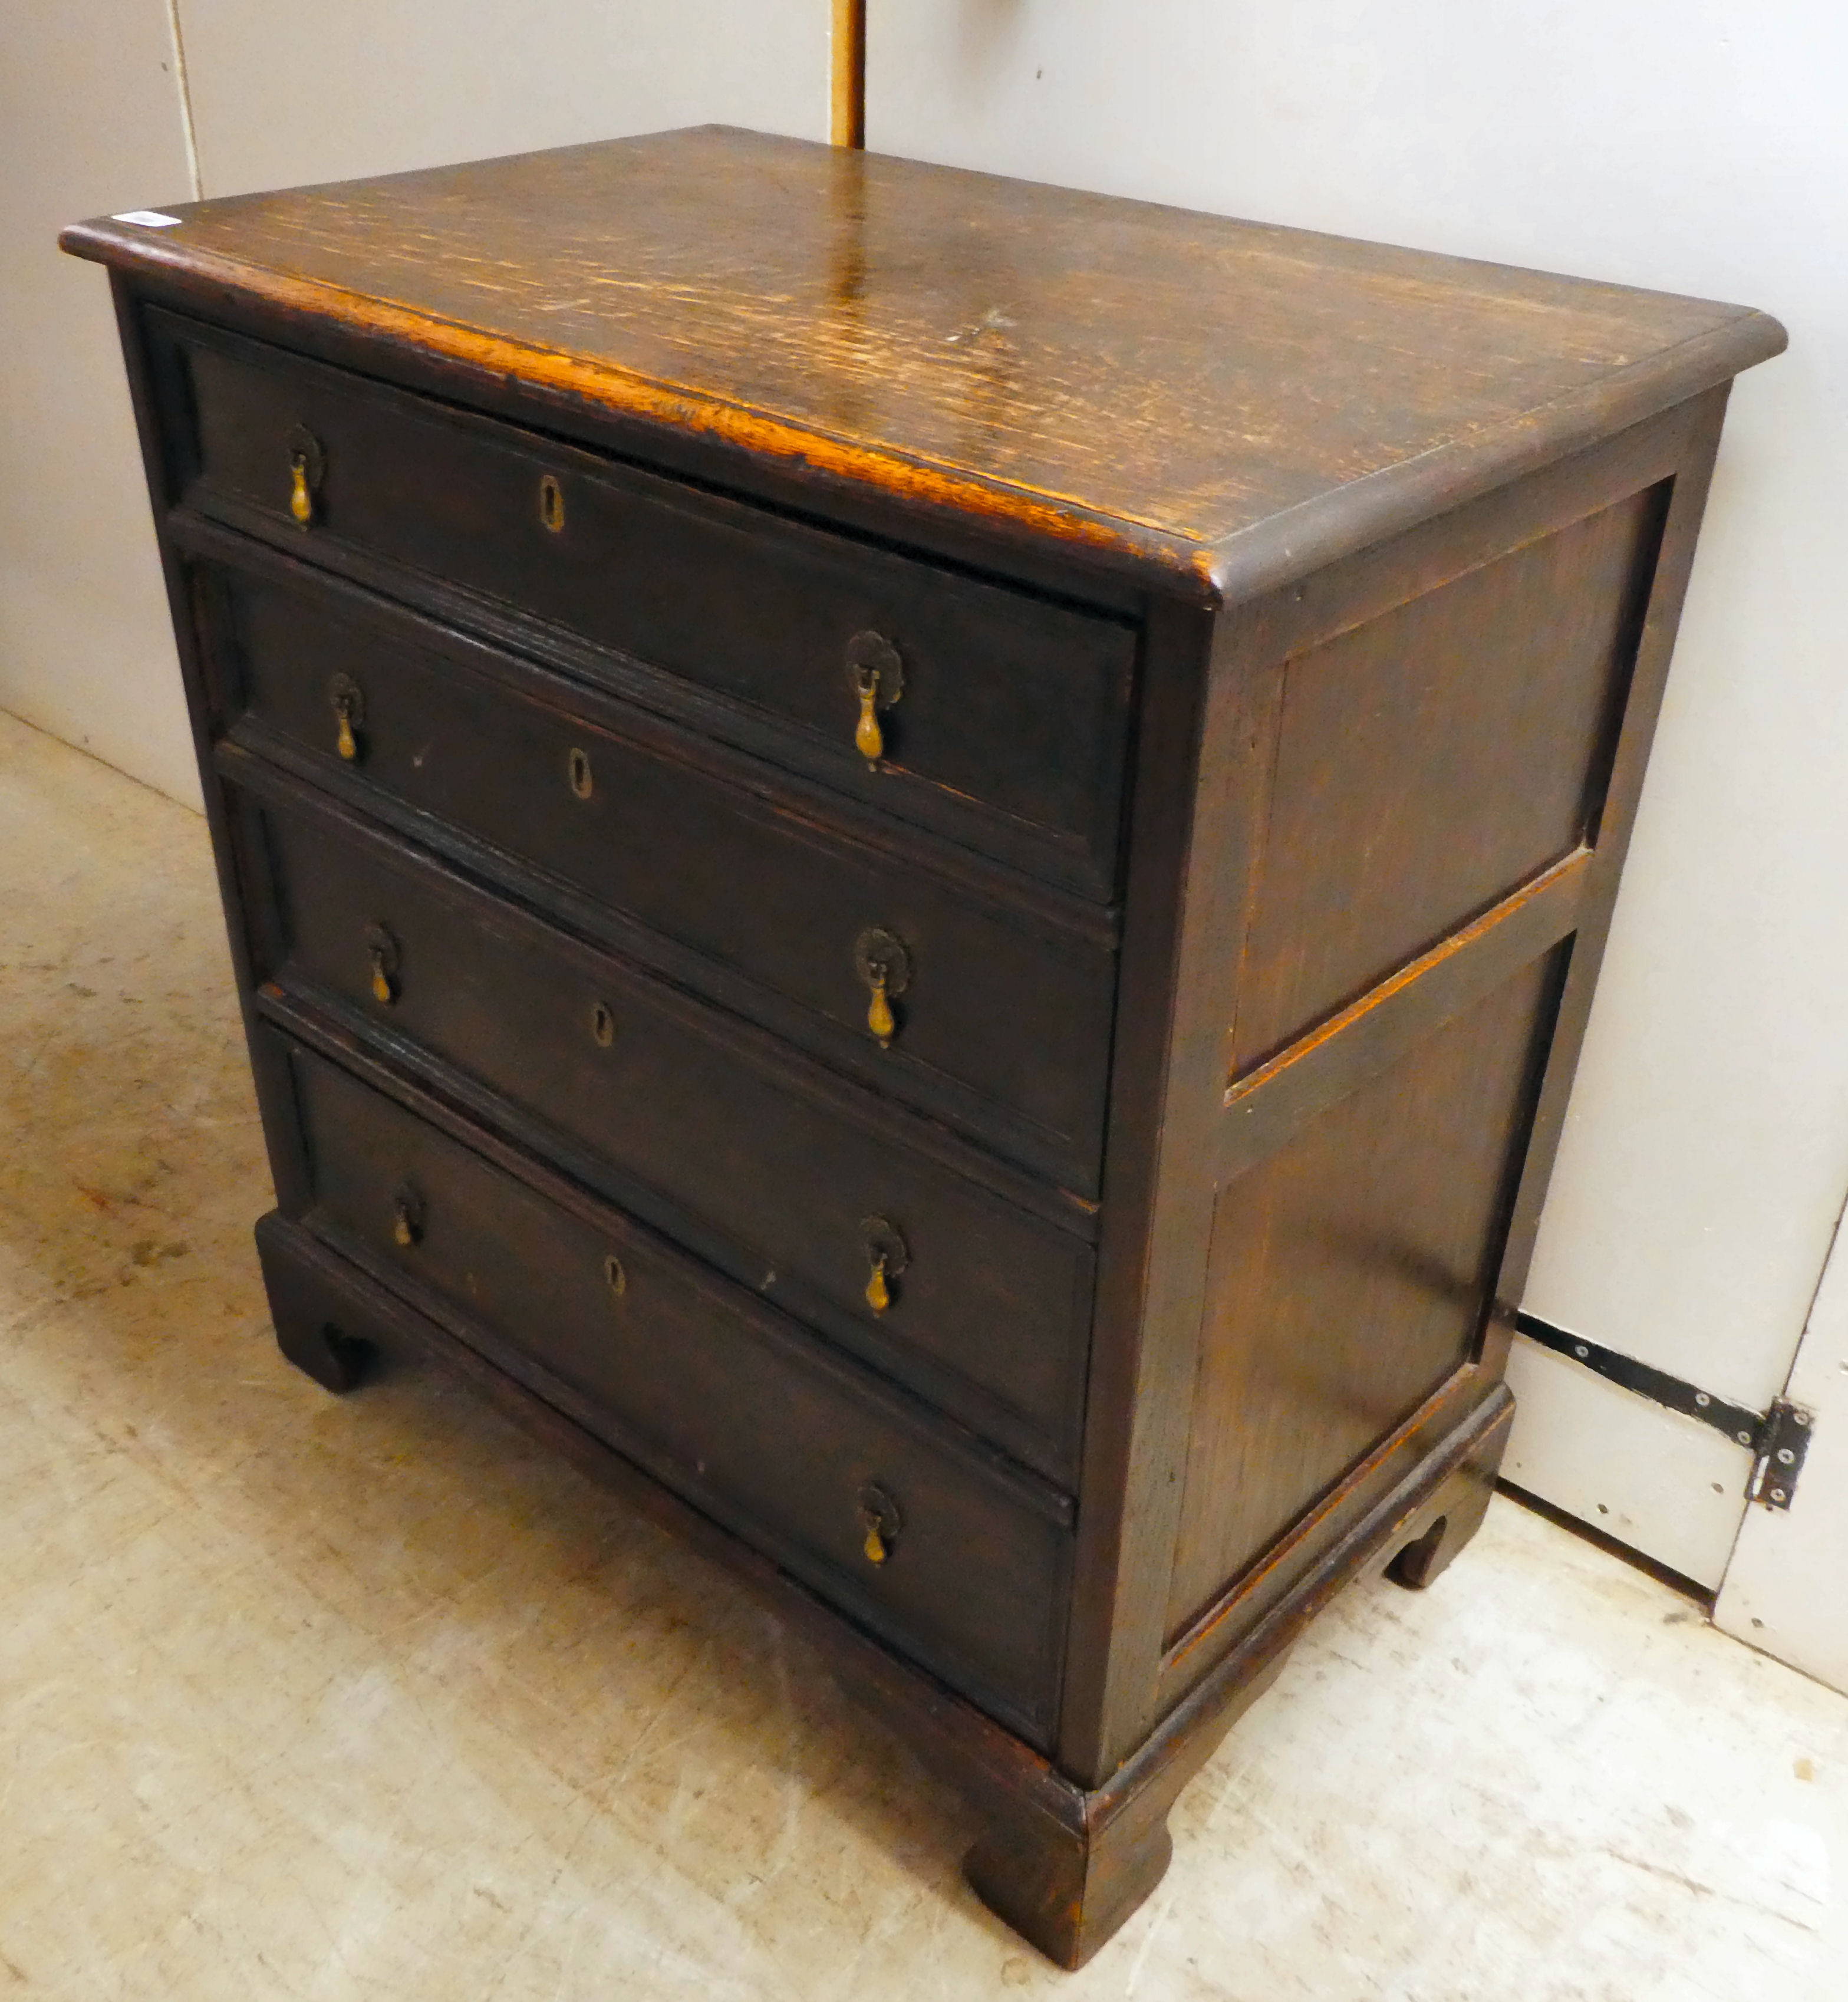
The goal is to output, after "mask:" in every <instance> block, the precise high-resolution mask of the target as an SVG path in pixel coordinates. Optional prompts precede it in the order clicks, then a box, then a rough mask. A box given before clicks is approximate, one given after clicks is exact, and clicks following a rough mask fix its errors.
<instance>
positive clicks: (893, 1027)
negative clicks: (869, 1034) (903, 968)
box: [866, 966, 898, 1050]
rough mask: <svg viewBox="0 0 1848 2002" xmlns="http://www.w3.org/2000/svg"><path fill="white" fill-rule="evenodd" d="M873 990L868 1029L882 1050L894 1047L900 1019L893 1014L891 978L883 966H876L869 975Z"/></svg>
mask: <svg viewBox="0 0 1848 2002" xmlns="http://www.w3.org/2000/svg"><path fill="white" fill-rule="evenodd" d="M868 981H869V984H870V985H871V987H872V989H873V999H872V1003H871V1005H870V1006H869V1007H868V1009H867V1010H866V1027H868V1028H869V1029H870V1030H871V1031H873V1035H874V1037H875V1038H877V1041H878V1044H879V1047H880V1048H881V1049H882V1050H888V1049H890V1048H891V1046H892V1038H893V1037H894V1036H895V1035H896V1034H898V1018H897V1017H895V1016H894V1014H893V1013H892V1004H891V1001H890V1000H889V999H887V990H888V989H889V987H890V985H891V975H890V974H888V973H887V971H886V969H885V968H884V967H883V966H875V967H874V968H873V971H872V972H871V973H870V975H868Z"/></svg>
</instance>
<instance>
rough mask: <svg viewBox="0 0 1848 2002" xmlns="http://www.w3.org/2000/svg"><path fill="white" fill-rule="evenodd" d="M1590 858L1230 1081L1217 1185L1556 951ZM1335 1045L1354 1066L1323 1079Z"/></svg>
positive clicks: (1520, 891) (1449, 937)
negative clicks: (1322, 1061) (1324, 1061)
mask: <svg viewBox="0 0 1848 2002" xmlns="http://www.w3.org/2000/svg"><path fill="white" fill-rule="evenodd" d="M1594 861H1595V851H1594V850H1593V849H1589V848H1587V847H1585V846H1582V845H1581V846H1579V847H1577V848H1575V849H1573V850H1572V851H1571V853H1569V854H1567V855H1565V856H1562V857H1561V858H1560V860H1558V861H1557V862H1555V863H1551V864H1550V865H1549V866H1548V867H1546V868H1545V869H1543V870H1540V871H1539V873H1538V874H1536V875H1534V876H1532V877H1529V878H1528V879H1527V881H1525V882H1524V883H1522V884H1519V885H1518V886H1517V887H1516V888H1515V889H1514V890H1513V891H1510V892H1509V893H1508V895H1505V896H1503V897H1501V898H1499V899H1498V901H1497V902H1494V904H1492V905H1490V907H1489V908H1488V909H1487V910H1486V911H1484V912H1482V913H1480V916H1477V917H1475V918H1473V919H1471V920H1470V922H1469V923H1466V924H1465V925H1463V926H1460V927H1459V928H1458V929H1456V930H1455V931H1452V932H1450V933H1446V934H1445V936H1444V937H1443V938H1442V939H1440V940H1438V943H1436V944H1435V945H1434V946H1432V947H1430V948H1429V949H1428V950H1426V951H1424V952H1422V953H1421V954H1419V955H1418V956H1417V958H1415V959H1410V960H1407V961H1406V962H1405V963H1404V964H1403V965H1402V966H1400V967H1399V968H1396V970H1395V971H1393V972H1391V973H1389V974H1388V975H1386V978H1384V979H1383V980H1381V981H1379V982H1376V984H1375V985H1373V986H1372V987H1370V988H1369V989H1367V990H1366V991H1365V992H1364V993H1362V995H1360V996H1358V998H1357V999H1355V1000H1353V1001H1351V1002H1350V1003H1348V1005H1347V1006H1345V1007H1344V1008H1341V1009H1339V1010H1337V1011H1336V1013H1334V1014H1332V1015H1330V1016H1327V1017H1324V1018H1323V1020H1321V1021H1320V1022H1319V1023H1316V1024H1313V1026H1312V1027H1309V1028H1308V1029H1306V1030H1305V1031H1303V1032H1302V1034H1299V1035H1298V1036H1295V1037H1294V1038H1292V1040H1291V1041H1289V1042H1288V1043H1286V1044H1285V1045H1284V1047H1283V1048H1281V1050H1279V1051H1278V1052H1277V1053H1276V1054H1275V1055H1273V1056H1271V1057H1269V1058H1267V1059H1266V1060H1265V1061H1264V1062H1262V1063H1260V1064H1259V1065H1257V1066H1255V1067H1254V1069H1250V1070H1248V1071H1246V1072H1243V1073H1241V1074H1240V1076H1236V1077H1235V1078H1234V1079H1233V1081H1232V1082H1231V1083H1229V1085H1228V1086H1226V1092H1225V1097H1224V1098H1223V1100H1222V1113H1223V1115H1224V1117H1223V1118H1222V1121H1221V1123H1220V1127H1219V1160H1218V1168H1217V1173H1218V1175H1219V1179H1220V1180H1222V1181H1231V1180H1232V1179H1233V1178H1234V1177H1236V1175H1238V1174H1242V1173H1243V1171H1244V1170H1245V1169H1247V1167H1251V1166H1252V1165H1254V1163H1255V1162H1256V1161H1257V1160H1259V1159H1260V1158H1261V1157H1262V1156H1263V1155H1264V1154H1265V1153H1268V1152H1269V1151H1270V1149H1271V1147H1272V1146H1278V1145H1281V1143H1282V1142H1283V1140H1284V1139H1287V1138H1288V1135H1290V1134H1291V1133H1292V1132H1295V1130H1296V1128H1298V1126H1299V1125H1301V1123H1302V1120H1303V1119H1305V1118H1309V1117H1312V1116H1313V1115H1314V1114H1317V1113H1320V1112H1324V1111H1327V1110H1328V1109H1329V1107H1330V1106H1332V1105H1334V1104H1338V1103H1339V1101H1340V1100H1341V1099H1342V1098H1344V1097H1347V1096H1348V1093H1351V1092H1353V1091H1355V1090H1358V1089H1359V1088H1360V1087H1361V1086H1362V1085H1364V1084H1365V1083H1368V1082H1369V1080H1371V1079H1372V1078H1374V1077H1376V1076H1379V1074H1380V1072H1382V1071H1383V1070H1385V1069H1388V1068H1389V1066H1391V1065H1392V1064H1393V1063H1394V1062H1396V1061H1397V1060H1398V1059H1399V1058H1400V1057H1401V1056H1403V1055H1404V1054H1405V1053H1406V1052H1407V1050H1409V1049H1410V1048H1414V1047H1415V1046H1416V1045H1417V1044H1418V1043H1419V1042H1421V1041H1423V1040H1424V1038H1425V1037H1426V1036H1428V1035H1430V1034H1435V1032H1436V1031H1438V1030H1439V1029H1441V1028H1442V1027H1445V1024H1448V1023H1449V1022H1451V1021H1453V1020H1455V1019H1456V1017H1457V1016H1458V1015H1459V1014H1460V1013H1463V1011H1464V1010H1466V1009H1467V1008H1469V1007H1470V1006H1473V1004H1474V1003H1476V1002H1477V1001H1480V1000H1481V999H1484V997H1485V996H1487V994H1489V993H1490V992H1492V991H1493V990H1494V988H1496V987H1497V986H1499V985H1500V984H1501V982H1503V981H1504V980H1505V979H1508V978H1511V977H1512V975H1514V974H1515V973H1516V972H1518V971H1519V970H1520V968H1522V967H1524V966H1525V965H1527V964H1529V962H1530V961H1532V960H1534V959H1536V958H1538V957H1539V956H1540V954H1543V952H1545V951H1546V950H1548V949H1549V948H1550V947H1552V946H1553V945H1555V944H1557V943H1558V941H1559V940H1560V939H1561V938H1563V937H1564V936H1566V935H1567V933H1569V932H1570V931H1571V929H1572V928H1573V926H1574V923H1575V921H1576V919H1577V917H1578V910H1579V908H1580V906H1581V904H1582V903H1583V902H1584V900H1585V896H1586V895H1587V894H1588V884H1589V882H1590V879H1591V877H1592V873H1593V867H1594ZM1472 948H1480V950H1472ZM1466 954H1467V955H1469V957H1467V958H1466V957H1465V955H1466ZM1337 1043H1339V1044H1340V1045H1341V1048H1343V1049H1344V1051H1346V1050H1352V1051H1354V1052H1356V1053H1357V1055H1358V1061H1353V1060H1351V1061H1350V1062H1349V1063H1348V1066H1347V1067H1346V1068H1345V1069H1344V1070H1343V1072H1342V1073H1341V1076H1339V1077H1338V1078H1336V1079H1333V1080H1330V1081H1327V1082H1325V1081H1324V1080H1323V1078H1322V1077H1321V1076H1320V1072H1321V1070H1322V1069H1323V1066H1320V1065H1319V1064H1317V1063H1316V1061H1315V1060H1316V1059H1317V1058H1318V1057H1320V1055H1322V1054H1323V1052H1328V1051H1330V1050H1332V1049H1333V1048H1334V1047H1335V1046H1336V1045H1337ZM1260 1094H1261V1097H1260ZM1280 1105H1281V1106H1283V1107H1285V1111H1283V1112H1282V1114H1281V1115H1280V1114H1279V1113H1278V1111H1277V1110H1275V1109H1274V1108H1276V1107H1278V1106H1280ZM1260 1136H1261V1137H1260Z"/></svg>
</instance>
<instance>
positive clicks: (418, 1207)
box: [291, 1050, 1069, 1744]
mask: <svg viewBox="0 0 1848 2002" xmlns="http://www.w3.org/2000/svg"><path fill="white" fill-rule="evenodd" d="M291 1062H292V1065H293V1068H294V1071H295V1083H296V1091H297V1095H298V1101H299V1103H300V1104H301V1107H302V1114H303V1121H304V1128H305V1137H306V1140H307V1145H308V1149H309V1157H310V1162H311V1172H312V1182H313V1190H314V1198H315V1200H314V1207H313V1209H312V1212H311V1213H310V1215H309V1219H308V1220H309V1222H310V1224H311V1225H312V1226H313V1227H315V1228H316V1229H319V1230H320V1231H322V1232H323V1233H324V1234H326V1235H328V1236H330V1238H331V1240H333V1242H335V1243H336V1244H344V1245H347V1246H348V1247H353V1248H356V1249H357V1251H358V1252H359V1253H360V1254H361V1256H362V1257H364V1258H365V1259H366V1260H367V1261H369V1262H370V1263H371V1264H374V1265H375V1266H376V1267H378V1268H379V1269H381V1270H382V1271H384V1272H385V1273H387V1274H389V1275H392V1277H393V1278H394V1279H395V1280H396V1282H397V1283H399V1284H401V1285H403V1286H404V1287H405V1288H406V1289H407V1290H408V1291H410V1292H411V1293H412V1294H413V1297H414V1296H416V1295H417V1293H420V1292H421V1293H425V1294H428V1295H432V1296H435V1297H436V1298H438V1299H440V1300H441V1301H442V1302H444V1303H446V1305H447V1306H448V1308H449V1309H450V1310H452V1313H455V1314H456V1315H459V1317H461V1318H462V1322H463V1323H464V1324H465V1327H468V1326H472V1327H479V1328H480V1329H482V1330H483V1331H486V1334H488V1335H490V1337H492V1338H493V1339H494V1340H495V1341H497V1342H499V1343H501V1344H504V1345H507V1346H508V1347H509V1348H511V1349H512V1350H514V1351H515V1352H518V1354H519V1355H525V1356H527V1357H529V1358H532V1361H533V1362H535V1363H537V1364H538V1365H539V1367H540V1368H541V1369H542V1370H543V1371H544V1372H547V1373H548V1374H549V1375H550V1376H553V1377H555V1378H556V1379H557V1380H558V1381H559V1382H560V1383H562V1384H563V1385H564V1386H567V1388H568V1390H569V1391H570V1393H574V1396H575V1397H576V1399H577V1400H578V1401H579V1402H580V1404H581V1405H582V1406H583V1407H584V1414H585V1415H586V1416H587V1417H588V1420H589V1421H590V1422H591V1423H593V1425H594V1424H596V1423H597V1422H598V1418H599V1416H601V1417H604V1418H607V1420H608V1435H609V1436H610V1438H611V1439H612V1443H614V1444H615V1445H617V1446H619V1447H620V1448H622V1449H624V1450H626V1451H630V1452H633V1453H635V1454H636V1456H637V1457H639V1458H640V1459H641V1460H643V1463H645V1464H647V1466H649V1467H650V1470H652V1471H654V1472H655V1473H656V1474H657V1475H659V1476H660V1477H662V1478H664V1479H665V1480H667V1481H668V1482H669V1484H671V1485H673V1486H675V1487H677V1488H680V1489H681V1490H682V1491H683V1492H686V1493H689V1494H690V1495H692V1497H693V1498H694V1499H696V1500H699V1501H705V1502H706V1505H708V1506H710V1508H712V1509H713V1512H715V1513H716V1514H718V1515H720V1516H721V1517H722V1518H723V1519H725V1520H726V1521H727V1522H728V1524H729V1525H730V1526H731V1527H732V1528H733V1529H735V1530H736V1531H737V1533H739V1534H741V1536H744V1537H745V1539H746V1540H748V1541H750V1542H752V1543H755V1544H757V1545H758V1547H760V1548H762V1549H765V1550H768V1551H769V1553H770V1554H772V1555H773V1556H775V1557H777V1558H778V1559H779V1561H782V1562H784V1563H786V1564H787V1565H788V1566H789V1568H790V1569H791V1570H793V1571H797V1572H798V1573H799V1574H800V1575H803V1576H804V1577H805V1578H807V1579H808V1581H809V1582H811V1584H813V1585H815V1587H816V1588H817V1589H818V1590H820V1591H821V1592H825V1594H826V1595H827V1596H828V1597H829V1598H831V1599H835V1601H836V1602H837V1603H841V1604H842V1605H844V1606H846V1607H847V1609H848V1610H849V1611H851V1612H853V1613H856V1614H857V1615H858V1616H859V1617H861V1618H863V1619H864V1620H866V1623H867V1624H869V1625H871V1626H873V1627H878V1628H880V1629H882V1630H883V1631H885V1632H887V1634H890V1635H891V1637H892V1638H894V1639H895V1640H896V1641H898V1643H899V1644H900V1645H901V1646H903V1647H905V1648H906V1649H907V1650H908V1651H909V1652H912V1653H913V1654H914V1655H916V1656H917V1657H918V1658H920V1659H922V1660H923V1661H924V1662H926V1663H928V1664H929V1665H931V1666H933V1667H935V1668H936V1669H937V1670H938V1672H940V1673H941V1674H943V1676H945V1678H946V1679H947V1680H949V1681H950V1682H952V1683H954V1684H955V1685H956V1686H958V1687H961V1688H962V1689H963V1690H964V1691H965V1692H966V1693H968V1694H969V1695H971V1697H974V1698H975V1700H977V1701H978V1702H981V1703H982V1704H985V1706H986V1707H989V1708H990V1709H992V1710H993V1711H995V1713H996V1714H998V1715H999V1716H1001V1717H1002V1718H1003V1719H1004V1720H1005V1721H1009V1722H1010V1723H1012V1724H1013V1725H1014V1726H1015V1727H1016V1728H1019V1729H1020V1730H1022V1731H1023V1732H1025V1733H1026V1735H1029V1736H1030V1737H1031V1738H1032V1739H1034V1741H1035V1742H1039V1743H1041V1744H1043V1743H1044V1742H1045V1736H1046V1732H1047V1729H1048V1723H1049V1720H1050V1717H1051V1707H1052V1704H1053V1701H1054V1698H1055V1684H1056V1680H1057V1661H1058V1640H1057V1632H1058V1616H1059V1612H1060V1609H1061V1606H1062V1600H1063V1595H1064V1588H1065V1575H1066V1564H1067V1556H1068V1549H1069V1533H1068V1532H1067V1531H1066V1530H1065V1529H1062V1527H1061V1526H1059V1525H1058V1523H1057V1522H1055V1521H1053V1520H1051V1519H1050V1518H1049V1517H1048V1516H1046V1515H1042V1514H1041V1513H1040V1512H1037V1510H1036V1509H1034V1508H1032V1507H1030V1506H1028V1505H1026V1504H1025V1503H1024V1502H1023V1501H1022V1500H1021V1499H1020V1498H1019V1496H1018V1495H1016V1493H1015V1492H1014V1491H1013V1490H1012V1488H1011V1487H1010V1485H1009V1484H1008V1483H1007V1482H1006V1481H1002V1480H1001V1479H999V1478H998V1477H994V1476H992V1475H990V1474H987V1473H985V1471H984V1470H982V1468H981V1467H979V1466H978V1465H977V1464H976V1463H975V1462H974V1461H973V1460H971V1459H970V1458H969V1457H968V1456H966V1455H964V1454H963V1453H959V1452H955V1451H953V1450H950V1449H947V1448H946V1446H943V1444H942V1443H940V1442H939V1441H938V1440H937V1439H935V1438H934V1437H933V1434H932V1432H931V1431H930V1430H929V1428H928V1427H927V1426H926V1425H923V1424H922V1423H921V1422H918V1421H912V1420H910V1419H908V1418H907V1417H905V1415H904V1414H902V1413H901V1411H899V1410H898V1408H897V1407H896V1405H895V1404H894V1405H892V1406H891V1407H887V1406H885V1405H884V1404H882V1403H881V1401H880V1400H877V1399H874V1398H870V1397H865V1396H863V1395H861V1394H859V1393H858V1392H857V1391H856V1389H855V1388H854V1387H853V1385H852V1384H851V1383H850V1382H849V1380H847V1378H846V1376H844V1375H842V1373H841V1372H839V1370H837V1369H828V1368H824V1367H819V1366H817V1365H815V1364H814V1362H811V1361H809V1360H808V1359H807V1357H806V1356H805V1355H804V1352H803V1349H802V1346H801V1345H800V1341H797V1340H795V1339H781V1338H778V1337H777V1336H776V1334H774V1332H769V1331H766V1329H765V1327H762V1326H758V1325H754V1324H753V1320H752V1313H753V1310H750V1309H749V1308H748V1307H747V1306H745V1305H744V1303H741V1302H738V1301H736V1300H734V1298H733V1297H731V1296H730V1289H728V1288H727V1287H725V1286H724V1285H723V1283H722V1282H717V1281H716V1280H714V1281H712V1282H705V1281H703V1280H702V1278H700V1277H699V1275H698V1274H697V1270H696V1268H693V1267H691V1266H690V1265H689V1264H687V1262H686V1261H684V1260H682V1259H680V1258H679V1257H676V1256H675V1255H673V1254H669V1253H667V1252H665V1251H664V1250H663V1249H662V1248H661V1247H659V1246H658V1245H657V1243H655V1242H654V1240H652V1239H651V1238H650V1236H648V1234H647V1233H644V1232H642V1231H640V1230H639V1229H636V1226H634V1225H633V1224H631V1223H629V1222H628V1221H627V1220H626V1219H625V1218H623V1217H622V1215H621V1214H620V1212H616V1211H614V1210H609V1211H606V1212H601V1213H599V1214H596V1215H592V1214H591V1207H590V1206H589V1205H586V1207H585V1209H584V1211H583V1212H577V1211H574V1210H568V1209H565V1208H563V1207H562V1206H561V1205H560V1204H559V1203H557V1202H553V1201H550V1200H549V1199H548V1198H546V1197H545V1196H543V1195H541V1194H540V1193H539V1191H538V1190H537V1189H535V1188H532V1187H531V1186H529V1185H528V1184H527V1183H525V1181H521V1180H519V1179H517V1178H516V1177H514V1176H513V1175H512V1174H509V1173H508V1172H507V1171H506V1170H504V1169H503V1168H500V1167H496V1166H494V1165H493V1164H492V1163H490V1162H488V1161H487V1160H484V1159H483V1158H482V1157H481V1156H479V1155H478V1154H476V1153H474V1152H472V1150H471V1149H469V1148H467V1147H465V1146H462V1145H460V1144H459V1142H457V1141H455V1140H454V1139H451V1138H449V1137H448V1135H445V1134H443V1133H441V1132H438V1131H437V1130H436V1129H435V1128H433V1127H431V1126H430V1125H427V1124H425V1123H424V1121H421V1120H420V1119H418V1118H416V1117H414V1116H413V1114H410V1112H408V1111H406V1110H405V1109H404V1108H403V1107H401V1106H399V1105H398V1104H395V1103H394V1102H393V1101H392V1100H390V1099H389V1098H387V1097H385V1096H383V1094H382V1093H379V1092H378V1091H375V1090H372V1089H371V1087H370V1086H367V1085H364V1084H362V1083H359V1082H358V1081H357V1079H354V1078H353V1077H351V1076H348V1075H347V1073H346V1072H343V1071H342V1070H340V1069H336V1068H335V1067H334V1066H333V1065H331V1064H329V1063H326V1062H323V1061H322V1060H321V1059H318V1058H315V1057H312V1056H309V1055H307V1054H306V1053H305V1052H302V1051H300V1050H296V1051H295V1052H294V1054H293V1056H292V1059H291ZM755 1312H756V1313H758V1315H760V1316H761V1315H765V1314H767V1313H768V1310H755Z"/></svg>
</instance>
